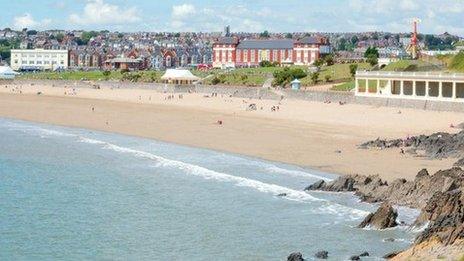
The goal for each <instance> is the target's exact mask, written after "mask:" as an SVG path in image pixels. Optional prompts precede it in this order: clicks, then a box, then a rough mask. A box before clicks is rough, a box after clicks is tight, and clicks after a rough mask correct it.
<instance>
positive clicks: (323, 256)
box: [314, 250, 329, 259]
mask: <svg viewBox="0 0 464 261" xmlns="http://www.w3.org/2000/svg"><path fill="white" fill-rule="evenodd" d="M314 256H315V257H316V258H318V259H327V258H328V257H329V252H327V251H325V250H323V251H319V252H317V253H316V254H314Z"/></svg>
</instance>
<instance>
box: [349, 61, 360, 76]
mask: <svg viewBox="0 0 464 261" xmlns="http://www.w3.org/2000/svg"><path fill="white" fill-rule="evenodd" d="M357 70H358V65H357V64H350V74H351V77H354V76H355V75H356V71H357Z"/></svg>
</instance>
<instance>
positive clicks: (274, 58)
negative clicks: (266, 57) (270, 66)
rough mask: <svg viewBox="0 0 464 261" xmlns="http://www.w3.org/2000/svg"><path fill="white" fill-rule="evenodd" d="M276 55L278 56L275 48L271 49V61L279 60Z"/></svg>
mask: <svg viewBox="0 0 464 261" xmlns="http://www.w3.org/2000/svg"><path fill="white" fill-rule="evenodd" d="M277 56H278V52H277V50H273V51H272V61H273V62H276V61H279V59H278V57H277Z"/></svg>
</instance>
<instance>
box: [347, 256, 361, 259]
mask: <svg viewBox="0 0 464 261" xmlns="http://www.w3.org/2000/svg"><path fill="white" fill-rule="evenodd" d="M350 260H361V258H360V257H359V256H351V257H350Z"/></svg>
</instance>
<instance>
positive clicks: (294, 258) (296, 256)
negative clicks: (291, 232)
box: [287, 252, 304, 261]
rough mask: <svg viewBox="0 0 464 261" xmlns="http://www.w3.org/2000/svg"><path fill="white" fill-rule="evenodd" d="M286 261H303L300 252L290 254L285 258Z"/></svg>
mask: <svg viewBox="0 0 464 261" xmlns="http://www.w3.org/2000/svg"><path fill="white" fill-rule="evenodd" d="M287 261H304V259H303V255H302V254H301V253H300V252H295V253H291V254H290V255H289V256H288V257H287Z"/></svg>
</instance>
